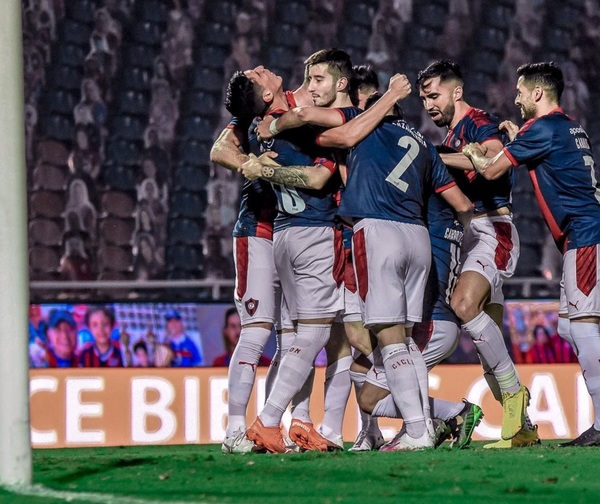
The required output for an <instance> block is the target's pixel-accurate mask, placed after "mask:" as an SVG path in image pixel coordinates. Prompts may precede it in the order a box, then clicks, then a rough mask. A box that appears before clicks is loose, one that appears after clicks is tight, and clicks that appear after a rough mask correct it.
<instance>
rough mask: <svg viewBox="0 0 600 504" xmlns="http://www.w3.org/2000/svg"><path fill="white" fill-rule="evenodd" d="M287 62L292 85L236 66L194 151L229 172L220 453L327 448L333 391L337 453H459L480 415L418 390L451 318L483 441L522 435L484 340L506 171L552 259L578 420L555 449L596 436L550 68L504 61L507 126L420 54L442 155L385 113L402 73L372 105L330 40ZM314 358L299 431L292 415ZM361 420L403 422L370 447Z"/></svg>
mask: <svg viewBox="0 0 600 504" xmlns="http://www.w3.org/2000/svg"><path fill="white" fill-rule="evenodd" d="M305 68H306V71H305V81H304V83H303V85H302V86H301V87H300V88H299V89H297V90H296V91H294V92H284V91H283V84H282V79H281V77H279V76H278V75H276V74H274V73H273V72H271V71H269V70H268V69H265V68H264V67H262V66H259V67H257V68H255V69H253V70H247V71H245V72H236V73H235V74H234V75H233V76H232V78H231V80H230V82H229V85H228V89H227V98H226V107H227V109H228V110H229V111H230V112H231V113H232V115H233V117H234V118H233V119H232V121H231V123H230V124H229V126H228V127H227V128H226V129H225V130H224V131H223V132H222V133H221V135H220V136H219V138H218V139H217V141H216V142H215V144H214V146H213V149H212V151H211V160H212V161H213V162H216V163H218V164H219V165H221V166H223V167H225V168H228V169H230V170H233V171H237V172H240V173H242V174H243V175H244V177H245V181H244V185H243V189H242V195H241V204H240V212H239V216H238V221H237V223H236V225H235V228H234V232H233V236H234V259H235V264H236V286H235V301H236V305H237V309H238V311H239V313H240V317H241V320H242V333H241V336H240V340H239V343H238V345H237V347H236V349H235V352H234V354H233V357H232V359H231V363H230V367H229V376H228V379H229V406H228V407H229V416H228V427H227V432H226V437H225V440H224V441H223V444H222V451H223V452H224V453H246V452H249V451H269V452H274V453H284V452H287V451H291V450H321V451H328V450H336V449H343V448H344V445H343V439H342V424H343V417H344V411H345V407H346V402H347V400H348V397H349V394H350V391H351V388H352V386H354V388H355V390H356V394H357V400H358V404H359V406H360V409H361V422H362V426H361V431H360V434H359V436H358V438H357V439H356V441H355V442H354V444H353V446H352V447H351V448H350V450H353V451H366V450H382V451H397V450H418V449H427V448H434V447H437V446H439V445H440V444H441V443H443V442H444V441H446V440H450V441H451V443H452V444H451V446H452V447H453V448H457V449H461V448H464V447H466V446H468V445H469V443H470V440H471V436H472V433H473V431H474V429H475V427H476V426H477V424H478V423H479V422H480V420H481V418H482V417H483V412H482V410H481V408H480V407H479V406H478V405H476V404H472V403H470V402H468V401H466V400H463V401H462V402H458V403H456V402H451V401H446V400H443V399H438V398H432V397H429V391H428V377H427V373H428V370H429V369H431V368H432V367H433V366H435V365H436V364H437V363H439V362H441V361H442V360H443V359H445V358H446V357H448V356H449V355H450V354H451V353H452V352H453V351H454V349H455V348H456V345H457V343H458V338H459V335H460V330H461V327H462V328H463V329H464V330H465V331H466V332H467V333H468V334H469V335H470V336H471V338H472V340H473V342H474V345H475V348H476V350H477V353H478V355H479V357H480V360H481V364H482V367H483V370H484V376H485V379H486V381H487V383H488V384H489V387H490V389H491V391H492V393H493V395H494V397H495V398H496V399H497V400H498V402H500V404H501V405H502V408H503V415H502V431H501V436H502V439H500V440H499V441H497V442H494V443H490V444H487V445H485V447H486V448H512V447H521V446H528V445H532V444H538V443H540V439H539V436H538V433H537V426H536V425H534V424H533V423H532V422H531V421H530V419H529V417H528V414H527V405H528V404H529V399H530V396H529V391H528V389H527V388H526V387H525V386H523V385H522V384H521V382H520V380H519V377H518V374H517V372H516V369H515V366H514V364H513V362H512V360H511V358H510V356H509V354H508V351H507V348H506V345H505V343H504V338H503V335H502V329H501V328H502V327H503V324H502V314H503V295H502V284H503V280H504V279H505V278H509V277H510V276H512V274H513V273H514V270H515V267H516V263H517V260H518V256H519V238H518V234H517V230H516V228H515V226H514V224H513V222H512V213H511V198H512V195H511V190H512V181H513V177H512V168H513V167H517V166H519V165H521V164H523V165H526V166H527V169H528V170H529V173H530V175H531V179H532V182H533V185H534V188H535V190H536V195H537V197H538V201H539V203H540V208H541V210H542V213H543V215H544V217H545V218H546V221H547V223H548V226H549V228H550V231H551V232H552V234H553V237H554V239H555V241H556V243H557V245H558V246H559V248H560V249H561V251H562V252H564V273H563V283H562V285H561V309H560V315H561V317H560V323H559V334H560V335H561V336H563V337H564V338H565V339H567V340H568V341H569V342H570V343H571V344H572V346H573V348H574V349H575V350H576V352H577V355H578V358H579V361H580V364H581V367H582V369H583V371H584V377H585V378H586V384H587V386H588V391H589V392H590V395H591V396H592V400H593V402H594V411H595V413H596V423H595V424H594V425H593V426H592V427H590V429H588V430H587V431H586V432H584V433H583V434H581V436H579V437H578V438H577V439H575V440H573V441H571V442H570V443H565V444H566V445H577V446H582V445H595V444H600V414H598V413H600V361H599V357H600V333H599V331H598V322H599V321H600V289H599V288H598V278H599V273H600V259H599V257H600V255H599V254H598V244H599V243H600V202H599V199H598V197H597V187H596V181H597V175H596V173H595V167H594V161H593V157H592V153H591V149H590V147H589V139H588V137H587V134H586V133H585V131H584V130H583V128H581V126H580V125H579V124H578V123H576V122H575V121H573V120H572V119H571V118H569V117H568V116H566V115H565V114H564V113H563V112H562V110H561V109H560V108H559V105H558V103H559V100H560V95H561V93H562V89H563V87H564V83H563V77H562V72H561V71H560V69H559V68H558V67H557V66H556V65H555V64H554V63H535V64H527V65H523V66H522V67H521V68H519V70H518V72H517V73H518V75H517V77H518V81H517V97H516V99H515V104H516V105H517V106H518V107H519V108H520V110H521V114H522V116H523V119H524V120H525V121H526V122H525V124H524V125H523V126H522V127H521V128H519V127H518V126H516V125H515V124H514V123H512V122H510V121H505V122H503V123H499V122H498V120H497V119H496V118H494V117H492V116H490V115H489V114H488V113H486V112H485V111H483V110H480V109H477V108H474V107H471V106H470V105H469V104H468V103H467V102H466V100H465V97H464V95H463V78H462V74H461V70H460V68H459V67H458V65H457V64H456V63H453V62H450V61H436V62H434V63H432V64H431V65H429V66H428V67H427V68H425V69H423V70H422V71H421V72H419V74H418V77H417V81H416V87H417V91H418V93H419V95H420V97H421V99H422V102H423V106H424V107H425V109H426V111H427V113H428V114H429V116H430V117H431V119H432V120H433V122H434V123H435V124H436V125H437V126H438V127H441V128H447V134H446V137H445V139H444V142H443V145H440V146H433V145H432V143H431V142H430V141H429V140H427V139H426V138H425V137H424V136H423V135H422V134H421V133H420V132H419V131H417V130H416V129H415V128H413V127H412V126H411V125H409V124H408V123H407V122H406V121H404V120H403V118H402V112H401V108H400V107H401V102H400V101H401V100H402V99H403V98H405V97H406V96H408V95H409V94H410V93H411V84H410V82H409V81H408V79H407V78H406V76H404V75H400V74H397V75H395V76H393V77H392V78H391V79H390V82H389V85H388V89H387V91H386V92H385V93H383V94H380V93H379V92H378V91H377V90H378V88H379V82H378V80H377V75H376V74H375V72H374V71H373V70H372V69H370V68H368V67H361V66H359V67H353V65H352V63H351V61H350V57H349V56H348V54H347V53H345V52H344V51H341V50H338V49H324V50H321V51H317V52H316V53H315V54H313V55H311V56H310V57H309V58H308V59H307V60H306V62H305ZM398 102H400V107H399V106H398ZM598 194H600V191H598ZM273 328H275V329H276V332H277V336H278V348H277V353H276V355H275V357H274V359H273V361H272V363H271V367H270V369H269V372H268V375H267V384H266V388H267V390H266V394H267V395H266V396H267V401H266V403H265V405H264V408H263V409H262V411H261V412H260V414H259V416H258V417H257V418H256V420H255V421H254V422H253V423H252V424H251V425H250V426H247V425H246V410H247V405H248V401H249V398H250V394H251V392H252V387H253V385H254V380H255V373H256V364H257V362H258V359H259V358H260V355H261V354H262V351H263V348H264V346H265V344H266V342H267V340H268V338H269V336H270V334H271V332H272V330H273ZM324 347H325V348H326V351H327V364H328V365H327V369H326V374H325V376H326V381H325V404H324V412H325V413H324V418H323V421H322V423H321V425H320V426H319V428H318V429H317V428H315V427H314V425H313V422H312V420H311V417H310V412H309V407H308V404H309V398H310V393H311V391H312V386H313V377H314V361H315V358H316V356H317V354H318V353H319V352H320V351H321V350H322V349H323V348H324ZM290 405H291V416H292V421H291V424H290V428H289V430H288V431H287V433H284V432H283V430H282V427H281V419H282V416H283V414H284V412H285V411H286V410H287V408H288V406H290ZM381 416H385V417H393V418H402V419H403V422H402V428H401V430H400V431H399V432H398V434H397V435H396V436H395V437H394V438H393V439H391V440H389V441H388V442H385V440H384V439H383V437H382V435H381V431H380V429H379V426H378V422H377V418H378V417H381Z"/></svg>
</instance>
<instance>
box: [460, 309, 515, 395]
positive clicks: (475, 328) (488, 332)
mask: <svg viewBox="0 0 600 504" xmlns="http://www.w3.org/2000/svg"><path fill="white" fill-rule="evenodd" d="M463 328H464V329H465V331H467V333H468V334H469V335H470V336H471V338H472V340H473V343H474V344H475V348H476V350H477V353H478V354H479V355H480V356H481V357H482V358H483V359H485V362H486V363H487V364H488V366H489V368H490V369H491V370H492V371H493V373H494V376H495V378H496V380H497V382H498V385H499V386H500V390H501V391H502V392H511V393H514V392H517V391H518V390H519V388H520V387H521V382H520V380H519V376H518V375H517V370H516V369H515V365H514V363H513V361H512V360H511V359H510V356H509V355H508V350H507V349H506V344H505V343H504V338H503V336H502V332H501V331H500V328H499V327H498V325H497V324H496V322H494V321H493V320H492V318H491V317H490V316H489V315H488V314H487V313H485V312H481V313H480V314H479V315H477V317H475V318H474V319H473V320H471V321H470V322H467V323H466V324H463Z"/></svg>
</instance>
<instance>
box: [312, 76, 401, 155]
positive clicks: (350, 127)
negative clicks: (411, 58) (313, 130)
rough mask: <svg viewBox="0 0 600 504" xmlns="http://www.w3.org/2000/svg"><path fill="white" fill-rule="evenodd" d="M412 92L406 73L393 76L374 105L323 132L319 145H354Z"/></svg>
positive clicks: (346, 147)
mask: <svg viewBox="0 0 600 504" xmlns="http://www.w3.org/2000/svg"><path fill="white" fill-rule="evenodd" d="M410 92H411V85H410V81H409V80H408V77H406V75H402V74H396V75H394V76H392V78H391V79H390V83H389V85H388V90H387V91H386V92H385V93H384V94H383V95H382V96H381V98H379V100H377V102H375V103H374V104H373V106H371V107H370V108H369V109H368V110H367V111H366V112H363V113H362V114H359V115H358V116H356V117H355V118H354V119H352V120H351V121H348V122H347V123H345V124H343V125H341V126H338V127H336V128H332V129H329V130H327V131H325V132H323V133H321V134H320V135H319V137H318V142H319V145H321V146H323V147H337V148H340V149H349V148H350V147H354V146H355V145H356V144H357V143H359V142H361V141H362V140H364V139H365V138H366V136H367V135H369V133H371V132H372V131H373V130H374V129H375V128H376V127H377V125H378V124H379V123H380V122H381V120H382V119H383V118H384V117H385V116H386V115H387V114H388V113H389V111H390V109H391V108H392V107H393V106H394V105H395V103H396V102H397V101H399V100H403V99H404V98H406V97H407V96H408V95H409V94H410Z"/></svg>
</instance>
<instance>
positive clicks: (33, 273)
mask: <svg viewBox="0 0 600 504" xmlns="http://www.w3.org/2000/svg"><path fill="white" fill-rule="evenodd" d="M59 263H60V255H59V252H58V250H57V249H56V248H53V247H38V246H34V247H30V248H29V275H30V278H31V279H32V280H51V279H53V278H54V276H55V275H56V274H57V273H58V265H59Z"/></svg>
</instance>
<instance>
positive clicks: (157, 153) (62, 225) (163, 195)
mask: <svg viewBox="0 0 600 504" xmlns="http://www.w3.org/2000/svg"><path fill="white" fill-rule="evenodd" d="M323 47H339V48H342V49H344V50H346V51H348V52H349V53H350V54H351V56H352V58H353V61H354V63H355V64H371V65H373V67H374V68H375V69H376V70H377V73H378V75H379V77H380V80H381V82H382V87H386V86H387V82H388V79H389V77H390V76H391V75H392V74H393V73H395V72H402V73H406V74H407V75H408V76H409V77H410V78H411V81H412V82H414V79H415V77H416V73H417V71H418V70H419V69H422V68H424V67H425V66H426V65H427V64H428V63H429V62H430V61H432V60H434V59H438V58H451V59H453V60H456V61H458V62H459V63H460V64H461V65H462V68H463V72H464V74H465V77H466V85H465V88H466V90H465V92H466V96H467V98H468V101H469V102H470V103H471V104H473V105H475V106H479V107H482V108H485V109H486V110H488V111H490V112H493V113H495V114H497V115H498V116H499V117H500V118H511V119H513V120H516V121H517V122H519V121H520V118H519V117H518V114H517V112H518V110H517V108H516V107H515V106H514V105H513V100H514V82H515V70H516V68H517V67H518V66H519V65H520V64H522V63H525V62H528V61H531V60H549V59H551V60H555V61H558V62H560V63H561V65H562V68H563V71H564V73H565V77H566V83H567V87H566V89H565V93H564V96H563V100H562V104H563V108H564V109H565V110H566V111H567V112H568V113H569V114H571V115H572V116H574V117H575V118H577V119H578V120H579V121H581V122H582V123H583V124H584V126H585V127H586V128H587V131H588V134H589V135H590V137H591V139H592V142H593V144H594V146H595V147H596V150H597V149H598V147H599V145H600V117H599V116H598V115H597V114H594V111H595V110H597V109H598V106H599V105H600V90H599V88H598V86H597V85H594V84H595V83H596V82H597V81H598V75H597V74H598V72H600V6H599V3H598V1H597V0H561V1H557V0H556V1H555V0H430V1H427V2H417V1H413V0H312V1H309V0H307V1H296V0H278V1H275V0H218V1H216V0H215V1H205V0H23V49H24V71H25V75H24V82H25V117H26V131H25V135H26V146H27V153H26V159H27V174H28V204H29V265H30V278H31V280H157V279H173V280H181V279H186V280H192V279H207V280H212V279H232V278H233V276H234V271H233V261H232V254H231V251H232V250H231V249H232V241H231V239H230V236H231V229H232V226H233V223H234V221H235V219H236V215H237V208H238V195H239V188H240V185H241V179H240V177H239V176H238V175H237V174H232V173H231V172H229V171H228V170H224V169H221V168H219V167H216V166H213V165H211V163H210V161H209V151H210V147H211V145H212V142H213V141H214V138H215V136H216V135H217V134H218V132H219V131H220V130H221V129H222V128H223V127H224V126H225V125H226V124H227V122H228V121H229V119H230V117H229V115H228V113H227V112H226V111H225V109H224V107H223V93H224V90H225V87H226V83H227V81H228V79H229V77H230V76H231V74H232V73H233V72H234V71H235V70H238V69H242V70H244V69H248V68H252V67H254V66H256V65H258V64H264V65H265V66H267V67H268V68H270V69H272V70H273V71H275V72H279V73H280V74H281V75H282V76H283V77H284V83H285V85H286V87H287V88H289V89H291V88H294V87H296V86H298V85H300V83H301V81H302V77H303V61H304V59H305V58H306V57H307V56H308V55H310V54H311V53H312V52H314V51H316V50H318V49H320V48H323ZM403 108H404V112H405V114H406V117H407V119H408V120H409V122H411V123H412V124H414V125H416V126H417V127H419V128H421V129H422V130H423V131H424V132H425V133H426V134H427V135H428V136H429V137H430V138H431V139H432V140H433V141H434V143H435V142H439V141H440V140H441V137H442V135H443V131H442V130H441V129H439V128H437V127H435V126H434V125H433V123H432V122H431V120H430V119H429V118H428V117H427V116H426V114H424V112H423V109H422V106H421V104H420V101H419V99H418V97H417V96H416V93H414V94H413V96H411V97H410V98H408V99H407V100H406V101H405V102H403ZM514 214H515V223H516V225H517V228H518V229H519V230H520V232H521V246H522V251H521V259H520V261H519V265H518V269H517V276H519V277H537V278H539V279H540V280H543V279H548V280H555V279H556V275H557V271H559V268H558V261H560V257H558V254H557V253H556V252H555V251H554V246H553V244H552V243H551V242H550V240H549V236H548V233H547V232H546V230H545V227H544V224H543V222H542V220H541V216H540V214H539V211H538V210H537V205H535V204H534V203H533V196H532V190H531V185H530V182H529V180H528V177H527V174H526V172H525V170H517V181H516V187H515V191H514ZM226 294H227V295H228V293H226ZM508 294H509V296H510V292H509V293H508ZM548 294H555V292H553V291H549V290H548V289H546V288H545V287H544V286H543V285H542V287H541V288H540V289H538V291H535V290H534V291H533V292H531V296H532V297H536V296H540V295H548ZM148 295H149V296H151V294H150V293H149V294H148ZM156 295H157V296H160V295H161V293H160V292H159V291H157V293H156ZM35 296H36V297H38V298H40V299H38V300H44V294H43V292H38V293H36V294H35ZM72 296H73V294H71V297H72ZM76 296H78V297H80V298H83V299H85V297H86V296H89V293H88V294H86V293H85V292H79V293H77V294H76ZM54 297H56V292H54V291H52V292H50V293H48V294H47V298H46V300H48V299H52V298H54ZM123 297H124V298H127V297H128V293H127V292H125V293H123Z"/></svg>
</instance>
